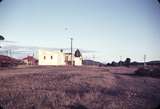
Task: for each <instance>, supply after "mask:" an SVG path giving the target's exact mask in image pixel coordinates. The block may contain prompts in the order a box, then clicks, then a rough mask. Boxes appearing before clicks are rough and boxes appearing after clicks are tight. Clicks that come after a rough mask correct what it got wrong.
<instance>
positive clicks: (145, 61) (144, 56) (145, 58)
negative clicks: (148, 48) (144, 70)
mask: <svg viewBox="0 0 160 109" xmlns="http://www.w3.org/2000/svg"><path fill="white" fill-rule="evenodd" d="M143 66H144V67H145V66H146V55H144V65H143Z"/></svg>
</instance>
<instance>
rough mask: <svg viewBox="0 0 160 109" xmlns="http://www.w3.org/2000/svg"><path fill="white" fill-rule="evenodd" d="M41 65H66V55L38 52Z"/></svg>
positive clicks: (44, 51)
mask: <svg viewBox="0 0 160 109" xmlns="http://www.w3.org/2000/svg"><path fill="white" fill-rule="evenodd" d="M38 60H39V65H65V54H64V53H63V52H60V51H57V52H51V51H46V50H39V51H38Z"/></svg>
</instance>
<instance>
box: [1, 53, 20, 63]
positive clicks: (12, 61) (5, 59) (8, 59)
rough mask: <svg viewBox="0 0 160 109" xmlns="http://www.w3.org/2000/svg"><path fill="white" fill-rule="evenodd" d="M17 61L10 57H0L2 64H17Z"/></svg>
mask: <svg viewBox="0 0 160 109" xmlns="http://www.w3.org/2000/svg"><path fill="white" fill-rule="evenodd" d="M16 62H18V60H17V59H15V58H11V57H9V56H4V55H0V63H16Z"/></svg>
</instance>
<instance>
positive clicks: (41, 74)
mask: <svg viewBox="0 0 160 109" xmlns="http://www.w3.org/2000/svg"><path fill="white" fill-rule="evenodd" d="M134 70H135V69H133V68H127V69H126V68H123V67H121V68H120V67H119V68H115V69H114V68H98V67H51V66H45V67H43V66H38V67H37V66H35V67H32V68H29V67H28V68H18V69H8V70H7V69H6V70H1V71H0V106H1V107H2V108H3V109H154V108H156V107H157V106H158V104H159V103H160V85H159V84H160V79H156V78H150V77H135V76H132V75H123V72H124V73H125V74H126V73H127V74H129V73H133V71H134ZM116 72H118V73H116Z"/></svg>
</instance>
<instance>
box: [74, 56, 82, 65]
mask: <svg viewBox="0 0 160 109" xmlns="http://www.w3.org/2000/svg"><path fill="white" fill-rule="evenodd" d="M74 65H75V66H81V65H82V57H74Z"/></svg>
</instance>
